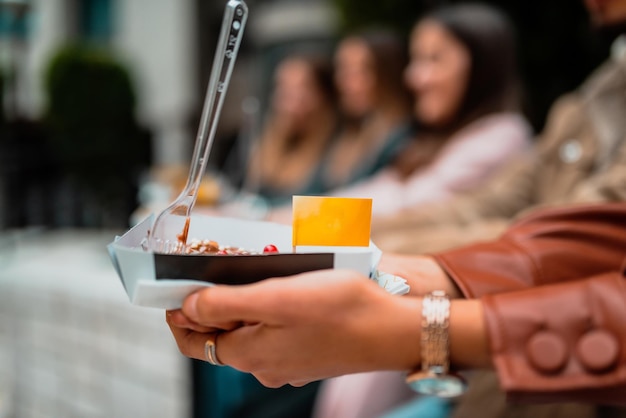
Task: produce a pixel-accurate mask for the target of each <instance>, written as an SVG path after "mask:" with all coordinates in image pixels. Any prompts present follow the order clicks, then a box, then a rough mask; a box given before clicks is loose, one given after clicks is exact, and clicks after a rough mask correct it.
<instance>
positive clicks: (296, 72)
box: [272, 59, 325, 125]
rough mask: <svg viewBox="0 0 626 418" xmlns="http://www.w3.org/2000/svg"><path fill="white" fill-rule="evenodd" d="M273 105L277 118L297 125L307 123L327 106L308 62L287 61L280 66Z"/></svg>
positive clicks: (277, 71)
mask: <svg viewBox="0 0 626 418" xmlns="http://www.w3.org/2000/svg"><path fill="white" fill-rule="evenodd" d="M272 105H273V109H274V112H275V114H276V115H277V116H279V117H280V118H283V120H288V121H289V122H291V123H293V124H296V125H298V124H303V123H305V122H306V121H307V120H308V119H309V118H310V117H311V115H312V114H313V113H314V112H315V111H317V110H318V109H320V108H321V107H322V106H324V105H325V103H324V99H323V95H322V94H321V92H320V91H319V87H318V86H317V84H316V82H315V79H314V75H313V72H312V69H311V68H310V67H309V65H308V64H307V63H306V62H304V61H300V60H297V59H293V60H286V61H283V62H282V63H281V64H280V65H279V66H278V68H277V70H276V75H275V84H274V94H273V96H272Z"/></svg>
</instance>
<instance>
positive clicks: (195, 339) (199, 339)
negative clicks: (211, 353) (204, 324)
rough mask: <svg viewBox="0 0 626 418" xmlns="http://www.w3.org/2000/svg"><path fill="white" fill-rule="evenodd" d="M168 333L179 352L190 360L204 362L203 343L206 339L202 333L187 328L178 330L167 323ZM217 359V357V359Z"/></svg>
mask: <svg viewBox="0 0 626 418" xmlns="http://www.w3.org/2000/svg"><path fill="white" fill-rule="evenodd" d="M168 325H169V327H170V331H171V332H172V335H173V336H174V339H175V340H176V344H177V345H178V349H179V350H180V352H181V353H182V354H183V355H185V356H187V357H190V358H195V359H197V360H202V361H206V357H205V355H204V343H205V342H206V340H207V339H208V337H207V335H206V334H204V333H200V332H196V331H192V330H190V329H187V328H178V327H177V326H175V325H173V324H171V323H170V322H169V321H168ZM218 358H219V357H218Z"/></svg>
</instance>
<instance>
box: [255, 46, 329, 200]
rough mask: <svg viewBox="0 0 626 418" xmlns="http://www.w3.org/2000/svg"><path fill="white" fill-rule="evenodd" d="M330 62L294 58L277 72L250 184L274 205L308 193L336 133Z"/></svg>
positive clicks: (280, 65) (286, 61) (279, 67)
mask: <svg viewBox="0 0 626 418" xmlns="http://www.w3.org/2000/svg"><path fill="white" fill-rule="evenodd" d="M335 102H336V93H335V88H334V85H333V78H332V68H331V65H330V63H328V62H326V61H325V60H324V59H323V58H321V57H313V56H305V55H293V56H289V57H287V58H285V59H284V60H283V61H282V62H281V63H280V64H279V65H278V67H277V68H276V71H275V76H274V87H273V93H272V97H271V108H270V111H269V115H268V117H267V120H266V121H265V126H264V128H263V132H262V134H261V137H260V139H259V141H258V143H257V145H256V146H255V147H254V149H253V150H252V153H251V162H250V168H249V171H248V174H247V180H246V181H245V184H247V185H248V186H249V188H250V190H251V191H253V192H256V193H258V194H259V195H260V196H261V197H263V198H265V199H266V200H267V201H268V203H269V204H270V205H275V204H277V203H280V202H282V201H284V200H285V199H286V198H290V197H291V196H292V195H294V194H306V193H308V192H309V188H310V183H311V181H312V176H313V175H314V173H315V170H316V169H317V167H318V165H319V163H320V161H321V159H322V158H323V157H324V155H325V153H326V150H327V149H328V147H329V144H330V143H331V141H332V139H333V137H334V135H335V133H336V130H337V111H336V106H335Z"/></svg>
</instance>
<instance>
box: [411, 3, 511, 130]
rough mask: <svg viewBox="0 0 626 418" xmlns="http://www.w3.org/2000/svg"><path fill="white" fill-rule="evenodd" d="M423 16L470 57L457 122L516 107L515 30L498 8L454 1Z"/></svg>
mask: <svg viewBox="0 0 626 418" xmlns="http://www.w3.org/2000/svg"><path fill="white" fill-rule="evenodd" d="M424 20H430V21H434V22H436V23H439V24H440V25H442V26H443V27H444V28H445V29H446V30H448V31H449V32H450V33H451V34H452V35H453V36H454V37H455V38H457V40H458V41H459V42H461V43H462V44H463V45H464V46H465V47H466V48H467V50H468V52H469V54H470V57H471V65H470V75H469V80H468V85H467V90H466V93H465V96H464V99H463V102H462V104H461V107H460V112H459V117H458V118H457V121H458V123H462V124H463V123H468V122H470V121H472V120H475V119H477V118H479V117H481V116H484V115H486V114H489V113H493V112H502V111H518V110H520V107H521V106H520V96H519V79H518V75H517V57H516V41H515V31H514V29H513V24H512V23H511V22H510V21H509V19H508V18H507V17H506V16H505V15H504V14H503V13H502V12H500V11H499V10H497V9H495V8H493V7H491V6H487V5H484V4H478V3H476V4H472V3H469V4H468V3H466V4H456V5H448V6H443V7H440V8H437V9H434V10H432V11H430V12H429V13H427V14H426V15H425V16H423V17H422V18H421V19H420V21H419V22H421V21H424ZM419 22H418V24H419Z"/></svg>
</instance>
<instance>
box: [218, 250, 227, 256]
mask: <svg viewBox="0 0 626 418" xmlns="http://www.w3.org/2000/svg"><path fill="white" fill-rule="evenodd" d="M217 255H228V253H227V252H226V250H219V251H218V252H217Z"/></svg>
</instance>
